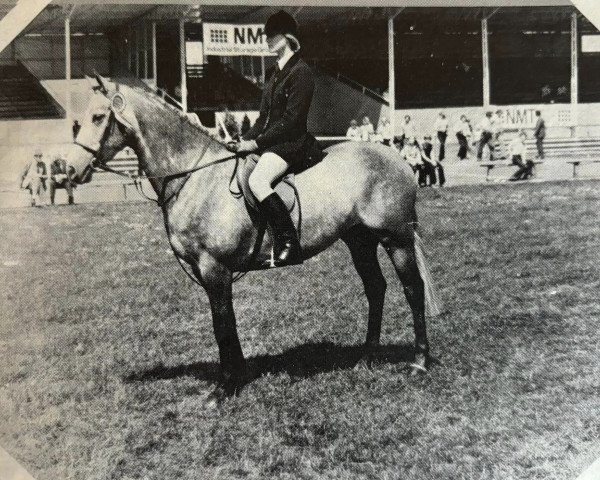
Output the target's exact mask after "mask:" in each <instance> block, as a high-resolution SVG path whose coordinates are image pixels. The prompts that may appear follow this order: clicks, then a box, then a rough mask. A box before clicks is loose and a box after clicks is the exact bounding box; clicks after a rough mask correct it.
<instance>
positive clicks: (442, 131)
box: [434, 112, 448, 161]
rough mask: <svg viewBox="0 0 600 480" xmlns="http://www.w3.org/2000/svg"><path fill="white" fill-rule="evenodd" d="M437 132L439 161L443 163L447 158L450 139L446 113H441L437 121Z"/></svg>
mask: <svg viewBox="0 0 600 480" xmlns="http://www.w3.org/2000/svg"><path fill="white" fill-rule="evenodd" d="M434 128H435V131H436V132H437V138H438V144H439V154H438V160H439V161H442V160H443V159H444V158H446V139H447V138H448V119H447V118H446V114H444V112H440V113H439V115H438V118H437V120H436V121H435V126H434Z"/></svg>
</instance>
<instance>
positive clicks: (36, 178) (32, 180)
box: [19, 149, 47, 207]
mask: <svg viewBox="0 0 600 480" xmlns="http://www.w3.org/2000/svg"><path fill="white" fill-rule="evenodd" d="M42 157H43V155H42V151H41V150H39V149H38V150H36V151H35V154H34V156H33V160H32V161H31V162H29V163H28V164H27V166H26V167H25V169H24V170H23V172H22V173H21V177H20V181H19V188H21V189H23V190H29V194H30V195H31V206H32V207H35V206H38V207H42V206H43V205H42V201H41V193H42V191H46V178H47V170H46V164H45V163H44V161H43V160H42Z"/></svg>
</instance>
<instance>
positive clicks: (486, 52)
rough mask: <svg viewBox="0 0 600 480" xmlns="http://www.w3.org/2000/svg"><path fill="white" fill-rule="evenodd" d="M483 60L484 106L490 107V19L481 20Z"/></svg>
mask: <svg viewBox="0 0 600 480" xmlns="http://www.w3.org/2000/svg"><path fill="white" fill-rule="evenodd" d="M481 58H482V60H483V106H484V107H486V108H487V107H489V106H490V47H489V43H488V19H487V17H484V18H482V19H481Z"/></svg>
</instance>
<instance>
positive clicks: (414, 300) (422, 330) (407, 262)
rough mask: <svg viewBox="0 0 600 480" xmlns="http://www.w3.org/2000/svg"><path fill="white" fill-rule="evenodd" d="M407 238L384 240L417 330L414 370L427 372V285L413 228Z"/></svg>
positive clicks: (428, 359)
mask: <svg viewBox="0 0 600 480" xmlns="http://www.w3.org/2000/svg"><path fill="white" fill-rule="evenodd" d="M404 237H405V238H404V241H403V242H400V241H397V240H395V239H390V238H385V239H382V243H383V246H384V248H385V249H386V251H387V253H388V255H389V257H390V260H391V261H392V263H393V264H394V268H395V269H396V273H397V274H398V277H400V281H401V282H402V286H403V287H404V294H405V295H406V300H407V301H408V304H409V306H410V308H411V310H412V315H413V322H414V330H415V362H414V364H413V365H412V367H413V373H416V372H418V371H426V370H427V367H428V365H429V362H430V358H429V342H428V340H427V328H426V324H425V288H424V282H423V278H422V277H421V274H420V272H419V267H418V263H417V257H416V252H415V244H414V232H413V231H412V227H410V232H407V233H406V235H405V236H404Z"/></svg>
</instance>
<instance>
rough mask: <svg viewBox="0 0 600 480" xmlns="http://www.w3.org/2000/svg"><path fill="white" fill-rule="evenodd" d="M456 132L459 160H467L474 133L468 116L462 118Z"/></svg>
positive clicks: (455, 128)
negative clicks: (470, 140) (470, 139)
mask: <svg viewBox="0 0 600 480" xmlns="http://www.w3.org/2000/svg"><path fill="white" fill-rule="evenodd" d="M454 130H455V132H456V139H457V140H458V158H459V159H460V160H464V159H466V158H467V153H468V152H469V138H470V137H471V134H472V133H473V132H472V127H471V123H470V122H469V121H468V120H467V117H466V115H461V116H460V120H459V121H458V123H457V124H456V126H455V127H454Z"/></svg>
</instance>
